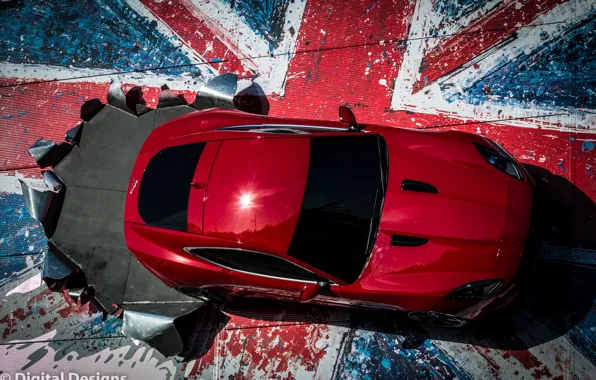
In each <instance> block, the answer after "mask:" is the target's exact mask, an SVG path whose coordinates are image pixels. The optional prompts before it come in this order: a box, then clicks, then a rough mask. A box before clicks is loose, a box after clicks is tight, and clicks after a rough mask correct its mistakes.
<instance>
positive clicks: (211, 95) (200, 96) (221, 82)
mask: <svg viewBox="0 0 596 380" xmlns="http://www.w3.org/2000/svg"><path fill="white" fill-rule="evenodd" d="M237 86H238V75H236V74H224V75H220V76H217V77H215V78H213V79H211V80H210V81H209V82H207V84H205V85H204V86H203V87H201V89H200V90H199V91H198V92H197V96H196V97H195V101H194V102H193V103H192V104H191V105H192V106H193V107H194V108H196V109H198V110H204V109H208V108H214V107H224V108H234V94H235V93H236V88H237Z"/></svg>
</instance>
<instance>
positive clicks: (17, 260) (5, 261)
mask: <svg viewBox="0 0 596 380" xmlns="http://www.w3.org/2000/svg"><path fill="white" fill-rule="evenodd" d="M42 260H43V254H38V255H25V256H9V257H0V286H2V285H4V284H6V283H7V282H10V281H12V280H14V279H15V278H17V277H19V276H21V275H23V274H24V273H26V272H28V271H29V270H32V269H34V268H40V267H41V263H42Z"/></svg>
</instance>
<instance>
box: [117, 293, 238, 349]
mask: <svg viewBox="0 0 596 380" xmlns="http://www.w3.org/2000/svg"><path fill="white" fill-rule="evenodd" d="M123 320H124V322H123V325H122V333H123V334H124V335H126V336H127V337H130V338H133V339H138V340H142V341H144V342H146V343H147V344H149V345H150V346H151V347H153V348H155V349H156V350H158V351H159V352H161V354H162V355H164V356H174V355H179V356H183V357H184V358H186V359H193V358H197V357H200V356H202V355H204V354H206V353H207V352H208V351H209V349H210V348H211V346H212V345H213V342H214V340H215V336H216V335H217V334H218V333H219V332H220V331H221V330H222V329H223V328H224V327H225V325H226V324H227V322H228V321H229V320H230V317H228V316H227V315H226V314H224V313H223V312H222V311H221V306H219V305H213V304H209V303H204V302H201V301H197V302H182V303H176V302H175V303H152V304H133V305H124V313H123Z"/></svg>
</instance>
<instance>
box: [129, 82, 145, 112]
mask: <svg viewBox="0 0 596 380" xmlns="http://www.w3.org/2000/svg"><path fill="white" fill-rule="evenodd" d="M146 104H147V102H146V101H145V99H143V88H142V87H139V86H135V87H133V88H131V89H130V90H128V92H127V93H126V106H127V107H128V108H129V109H131V110H132V111H133V112H134V113H135V114H136V115H137V116H141V115H143V114H145V113H147V112H149V111H151V108H149V107H147V106H146Z"/></svg>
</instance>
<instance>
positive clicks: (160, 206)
mask: <svg viewBox="0 0 596 380" xmlns="http://www.w3.org/2000/svg"><path fill="white" fill-rule="evenodd" d="M204 147H205V143H197V144H187V145H180V146H175V147H171V148H165V149H162V150H161V151H159V152H158V153H157V154H156V155H155V156H153V158H151V160H150V161H149V164H147V167H146V168H145V172H144V174H143V178H142V180H141V184H140V188H139V214H140V215H141V218H143V220H144V221H145V223H147V224H148V225H151V226H156V227H162V228H168V229H173V230H179V231H187V230H188V197H189V196H190V184H191V182H192V178H193V176H194V172H195V169H196V167H197V164H198V163H199V159H200V158H201V153H202V152H203V148H204Z"/></svg>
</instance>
